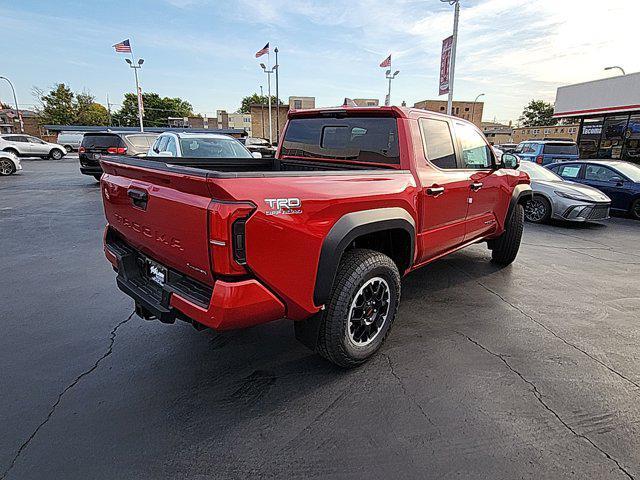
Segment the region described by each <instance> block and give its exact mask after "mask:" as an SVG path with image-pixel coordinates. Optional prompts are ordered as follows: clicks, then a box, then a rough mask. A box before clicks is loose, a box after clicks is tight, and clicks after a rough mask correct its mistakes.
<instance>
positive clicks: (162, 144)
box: [158, 137, 169, 152]
mask: <svg viewBox="0 0 640 480" xmlns="http://www.w3.org/2000/svg"><path fill="white" fill-rule="evenodd" d="M168 140H169V137H160V143H159V144H158V152H164V151H165V149H166V148H167V141H168Z"/></svg>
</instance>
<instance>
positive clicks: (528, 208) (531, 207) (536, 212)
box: [524, 195, 551, 223]
mask: <svg viewBox="0 0 640 480" xmlns="http://www.w3.org/2000/svg"><path fill="white" fill-rule="evenodd" d="M524 218H525V219H526V220H527V221H528V222H532V223H545V222H548V221H549V218H551V203H549V200H547V199H546V198H544V197H543V196H541V195H534V196H533V198H532V199H531V200H529V201H528V202H527V203H525V205H524Z"/></svg>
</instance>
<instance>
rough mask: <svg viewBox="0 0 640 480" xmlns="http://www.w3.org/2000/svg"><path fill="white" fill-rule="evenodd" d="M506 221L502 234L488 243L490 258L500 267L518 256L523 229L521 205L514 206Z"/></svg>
mask: <svg viewBox="0 0 640 480" xmlns="http://www.w3.org/2000/svg"><path fill="white" fill-rule="evenodd" d="M507 220H508V221H507V227H506V229H505V231H504V233H503V234H502V235H501V236H500V237H498V238H496V239H495V240H491V241H490V242H489V248H490V249H491V258H492V260H493V261H494V262H496V263H499V264H500V265H509V264H510V263H511V262H513V261H514V260H515V259H516V256H517V255H518V250H519V249H520V240H521V239H522V230H523V229H524V208H523V207H522V205H520V204H516V206H515V207H514V209H513V211H512V212H511V217H510V218H509V219H507Z"/></svg>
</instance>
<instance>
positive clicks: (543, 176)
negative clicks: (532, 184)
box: [520, 160, 563, 182]
mask: <svg viewBox="0 0 640 480" xmlns="http://www.w3.org/2000/svg"><path fill="white" fill-rule="evenodd" d="M520 170H522V171H523V172H525V173H527V174H528V175H529V177H531V180H547V181H551V182H562V181H563V180H562V178H560V177H559V176H558V175H556V174H555V173H553V172H552V171H551V170H547V169H546V168H544V167H541V166H540V165H537V164H535V163H532V162H529V161H527V160H524V161H523V162H521V163H520Z"/></svg>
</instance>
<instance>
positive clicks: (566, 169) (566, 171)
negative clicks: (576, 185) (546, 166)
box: [557, 165, 580, 178]
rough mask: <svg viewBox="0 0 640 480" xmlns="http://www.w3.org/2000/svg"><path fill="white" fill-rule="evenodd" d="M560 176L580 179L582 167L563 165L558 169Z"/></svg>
mask: <svg viewBox="0 0 640 480" xmlns="http://www.w3.org/2000/svg"><path fill="white" fill-rule="evenodd" d="M557 173H558V175H560V176H561V177H562V178H578V174H579V173H580V165H563V166H560V167H558V169H557Z"/></svg>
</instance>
